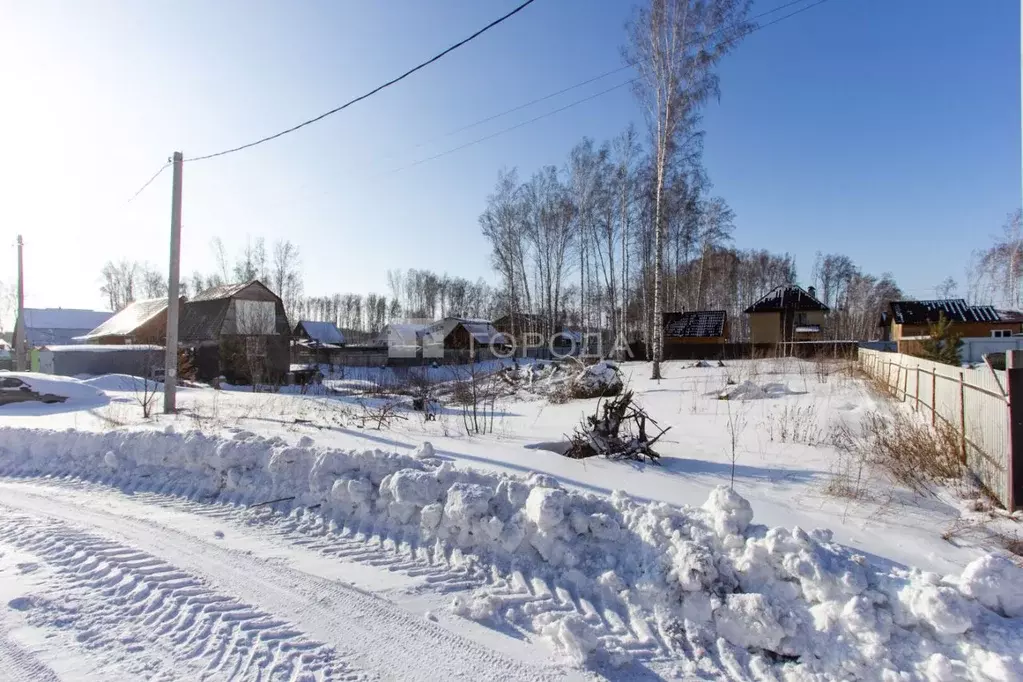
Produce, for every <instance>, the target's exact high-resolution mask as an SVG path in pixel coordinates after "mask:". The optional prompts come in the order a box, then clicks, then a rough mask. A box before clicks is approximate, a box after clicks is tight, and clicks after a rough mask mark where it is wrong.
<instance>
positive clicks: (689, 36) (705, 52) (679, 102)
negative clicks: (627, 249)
mask: <svg viewBox="0 0 1023 682" xmlns="http://www.w3.org/2000/svg"><path fill="white" fill-rule="evenodd" d="M749 7H750V0H651V3H650V6H649V7H642V8H640V9H639V10H638V12H637V16H636V17H635V19H634V20H633V22H632V23H631V26H630V43H629V47H628V50H627V54H626V58H627V59H628V60H629V61H630V62H631V63H633V64H635V65H636V68H637V69H638V71H639V73H640V77H639V79H638V80H637V81H636V93H637V96H638V97H639V99H640V101H641V102H643V104H644V105H645V106H646V113H647V119H648V123H649V126H650V132H651V134H652V137H653V154H654V164H653V166H654V192H653V195H654V210H653V230H654V249H653V250H654V254H653V255H654V258H653V261H654V262H653V281H654V291H653V297H654V306H653V308H654V309H653V318H654V320H655V321H656V322H655V324H654V325H653V329H654V338H653V372H652V376H653V378H654V379H660V377H661V365H660V361H661V357H662V353H663V342H664V339H663V330H662V329H661V324H660V320H661V316H662V312H663V309H664V285H663V262H664V232H665V226H666V218H667V215H666V211H665V206H664V201H665V196H664V190H665V185H666V181H667V176H668V173H669V171H670V169H671V166H672V161H673V159H674V158H675V157H676V155H679V154H681V155H684V154H685V151H686V150H685V147H686V146H687V145H688V144H689V142H690V141H691V140H693V139H694V136H695V135H696V134H697V132H698V131H697V129H696V127H697V124H698V122H699V115H698V112H699V109H700V107H701V106H702V105H703V104H704V102H705V101H706V100H707V98H709V97H711V96H713V95H715V94H717V92H718V78H717V75H716V74H715V73H714V70H713V69H714V66H715V65H716V64H717V62H718V60H719V59H720V58H721V57H722V56H723V55H724V54H725V53H726V52H727V51H728V50H729V49H731V48H732V47H733V46H734V45H735V43H736V42H737V41H738V39H739V38H740V37H741V36H742V35H743V33H744V32H746V31H748V29H749V25H748V24H747V23H746V22H745V21H744V20H745V17H746V15H747V13H748V12H749Z"/></svg>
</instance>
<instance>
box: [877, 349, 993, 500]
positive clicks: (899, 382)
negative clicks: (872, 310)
mask: <svg viewBox="0 0 1023 682" xmlns="http://www.w3.org/2000/svg"><path fill="white" fill-rule="evenodd" d="M859 362H860V365H861V366H862V367H863V369H864V370H865V371H866V372H867V373H868V374H870V375H871V376H873V377H874V378H876V379H879V380H881V381H882V383H884V384H885V385H886V386H887V387H888V389H889V390H890V391H891V393H892V395H893V396H895V398H896V399H898V400H901V401H903V402H904V403H906V404H907V405H908V406H909V407H910V408H911V409H912V410H914V411H916V412H918V413H919V414H920V415H921V416H922V417H923V418H925V419H927V420H929V421H930V422H931V423H932V424H937V422H938V420H941V421H943V422H944V423H946V424H948V425H950V426H951V427H952V428H954V429H955V431H956V433H957V434H958V435H959V438H960V448H961V455H960V456H961V457H962V458H963V460H964V461H965V462H966V466H967V468H969V470H970V471H972V472H973V473H974V474H975V475H976V476H977V478H978V479H979V480H980V481H981V482H982V483H983V484H984V485H985V486H986V487H987V488H988V490H990V491H991V492H992V493H993V494H994V495H995V496H996V497H997V498H998V499H999V500H1000V501H1001V502H1002V504H1008V502H1009V485H1010V482H1009V480H1008V463H1009V457H1010V456H1011V451H1010V444H1009V406H1008V400H1007V398H1006V396H1005V390H1004V389H1005V372H1001V371H992V370H991V369H988V368H986V367H985V368H980V369H961V368H959V367H953V366H951V365H943V364H940V363H936V362H931V361H929V360H924V359H922V358H917V357H913V356H911V355H903V354H901V353H884V352H881V351H873V350H866V349H862V348H861V349H860V351H859Z"/></svg>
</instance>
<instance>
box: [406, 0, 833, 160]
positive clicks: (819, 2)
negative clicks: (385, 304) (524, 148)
mask: <svg viewBox="0 0 1023 682" xmlns="http://www.w3.org/2000/svg"><path fill="white" fill-rule="evenodd" d="M803 1H804V0H794V2H789V3H787V4H785V5H781V6H779V7H776V8H774V9H773V10H769V11H767V12H763V13H761V14H758V15H757V17H762V16H764V15H766V14H771V13H773V12H776V11H778V10H781V9H785V8H786V7H791V6H792V5H794V4H798V3H799V2H803ZM825 2H828V0H817V1H816V2H813V3H811V4H809V5H807V6H805V7H801V8H799V9H798V10H795V11H793V12H789V13H788V14H785V15H783V16H780V17H778V18H777V19H774V20H773V21H769V22H767V23H766V24H760V25H758V26H756V27H755V28H752V29H750V30H749V31H747V32H745V33H743V34H742V35H739V36H736V37H735V38H732V39H731V40H730V41H727V42H734V41H736V40H739V39H740V38H745V37H746V36H748V35H750V34H752V33H756V32H757V31H759V30H761V29H764V28H767V27H768V26H772V25H774V24H777V23H778V22H781V21H784V20H786V19H789V18H791V17H794V16H796V15H797V14H801V13H802V12H805V11H806V10H808V9H811V8H813V7H816V6H817V5H823V4H824V3H825ZM757 17H754V19H756V18H757ZM722 30H724V29H718V31H713V32H711V33H708V34H707V36H710V35H713V34H714V33H717V32H719V31H722ZM630 66H633V64H626V65H625V66H623V67H621V68H620V69H616V70H615V71H611V72H608V73H606V74H603V75H601V76H597V77H594V78H591V79H589V80H587V81H584V82H582V83H579V84H578V85H575V86H571V87H569V88H566V89H564V90H563V91H561V92H567V91H568V90H572V89H573V88H575V87H579V86H582V85H586V84H587V83H592V82H593V81H595V80H600V79H601V78H604V77H606V76H607V75H610V74H611V73H617V72H618V71H622V70H624V69H626V68H629V67H630ZM637 80H639V77H638V76H637V77H636V78H633V79H631V80H627V81H625V82H624V83H619V84H618V85H615V86H614V87H611V88H608V89H606V90H602V91H600V92H598V93H596V94H593V95H590V96H588V97H584V98H582V99H578V100H575V101H574V102H570V103H569V104H566V105H565V106H563V107H559V108H557V109H554V110H553V111H548V112H547V113H544V114H540V115H539V116H536V117H534V118H531V119H529V120H527V121H523V122H521V123H517V124H515V125H513V126H509V127H508V128H504V129H502V130H498V131H497V132H494V133H491V134H489V135H484V136H483V137H480V138H478V139H475V140H472V141H471V142H466V143H465V144H462V145H459V146H457V147H453V148H452V149H448V150H446V151H443V152H440V153H438V154H434V155H433V156H429V157H427V158H425V159H420V160H418V161H414V162H413V163H410V164H408V165H407V166H401V167H399V168H395V169H394V170H391V171H389V172H388V174H390V173H400V172H401V171H405V170H409V169H410V168H415V167H416V166H419V165H421V164H424V163H427V162H429V161H433V160H435V159H439V158H441V157H442V156H447V155H448V154H453V153H455V152H457V151H461V150H463V149H465V148H467V147H471V146H473V145H475V144H479V143H480V142H486V141H487V140H490V139H493V138H495V137H498V136H500V135H504V134H505V133H510V132H511V131H513V130H517V129H519V128H522V127H523V126H527V125H529V124H531V123H536V122H537V121H539V120H542V119H545V118H547V117H548V116H553V115H554V114H558V113H561V112H562V111H565V110H566V109H571V108H572V107H574V106H576V105H578V104H583V103H584V102H589V101H590V100H593V99H596V98H597V97H600V96H602V95H606V94H608V93H610V92H613V91H615V90H617V89H618V88H621V87H624V86H626V85H630V84H632V83H635V82H636V81H637ZM555 94H561V93H560V92H559V93H555ZM553 96H554V95H548V96H546V97H542V98H540V99H539V100H536V101H542V100H544V99H549V98H550V97H553ZM533 103H535V102H531V103H530V104H533ZM527 106H529V104H524V105H521V106H519V107H515V108H514V109H509V110H508V111H506V112H504V113H502V114H496V115H494V116H491V117H489V118H487V119H483V120H482V121H479V122H477V123H485V122H486V121H491V120H493V119H495V118H499V117H500V116H503V115H504V114H506V113H511V112H513V111H517V110H519V109H522V108H525V107H527ZM477 123H473V124H470V125H468V126H465V127H463V128H461V129H460V130H465V129H468V128H471V127H473V126H475V125H477ZM455 132H458V131H455ZM449 134H454V133H449ZM413 149H415V147H413Z"/></svg>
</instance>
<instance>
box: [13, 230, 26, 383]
mask: <svg viewBox="0 0 1023 682" xmlns="http://www.w3.org/2000/svg"><path fill="white" fill-rule="evenodd" d="M24 248H25V241H24V240H23V239H22V238H21V235H20V234H19V235H18V316H17V317H16V318H14V369H15V371H18V372H24V371H26V370H28V367H27V366H26V365H25V259H24V256H23V254H22V252H23V251H24Z"/></svg>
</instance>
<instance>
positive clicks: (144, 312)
mask: <svg viewBox="0 0 1023 682" xmlns="http://www.w3.org/2000/svg"><path fill="white" fill-rule="evenodd" d="M180 300H181V303H182V304H183V303H184V301H185V299H184V297H182V298H181V299H180ZM75 340H76V341H84V342H85V343H90V344H100V345H126V344H156V345H163V344H164V343H166V341H167V298H166V297H163V298H149V299H143V300H141V301H133V302H132V303H129V304H128V306H127V307H125V308H124V309H123V310H121V311H120V312H118V313H117V314H115V315H114V316H113V317H111V318H110V319H109V320H107V321H106V322H104V323H103V324H101V325H99V326H98V327H96V328H95V329H93V330H92V331H90V332H89V333H88V334H84V335H82V336H79V337H76V339H75Z"/></svg>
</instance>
